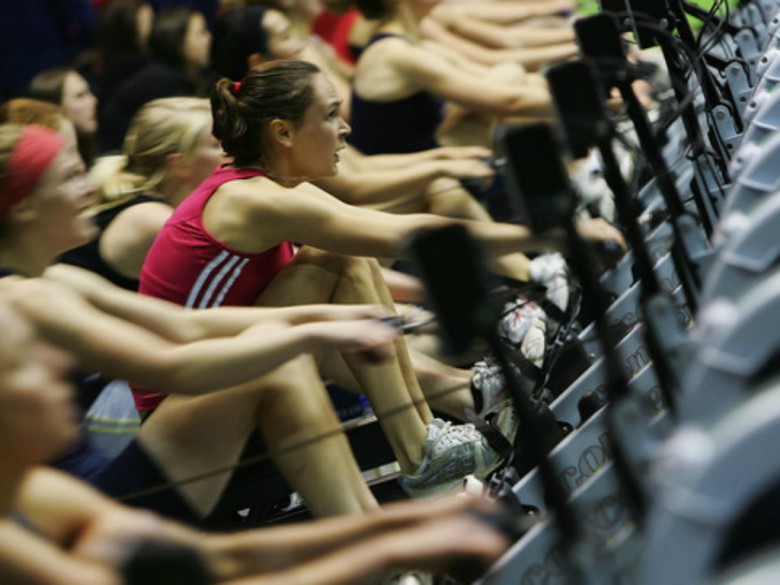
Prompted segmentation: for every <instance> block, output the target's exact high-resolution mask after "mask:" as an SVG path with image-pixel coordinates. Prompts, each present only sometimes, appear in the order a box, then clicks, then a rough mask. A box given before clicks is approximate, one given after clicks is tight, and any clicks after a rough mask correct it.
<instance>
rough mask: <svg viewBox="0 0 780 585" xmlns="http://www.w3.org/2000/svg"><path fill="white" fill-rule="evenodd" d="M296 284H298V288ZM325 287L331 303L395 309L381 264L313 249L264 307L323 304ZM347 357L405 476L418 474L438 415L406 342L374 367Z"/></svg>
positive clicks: (281, 279)
mask: <svg viewBox="0 0 780 585" xmlns="http://www.w3.org/2000/svg"><path fill="white" fill-rule="evenodd" d="M291 268H292V270H290V269H291ZM301 279H305V280H301ZM293 281H297V284H295V285H293V284H292V283H293ZM312 282H313V283H315V284H311V283H312ZM323 286H325V288H327V289H328V290H330V291H331V293H330V295H329V298H328V299H326V300H327V301H329V302H333V303H350V304H351V303H369V304H383V305H385V306H387V307H389V308H391V309H392V308H393V306H394V305H393V302H392V299H391V298H390V294H389V292H388V291H387V286H386V285H385V283H384V279H383V277H382V275H381V271H380V268H379V266H378V264H377V263H376V262H375V261H373V260H366V259H364V258H351V257H343V256H336V255H333V254H329V253H326V252H322V251H318V250H313V249H310V248H304V249H302V250H301V251H300V252H299V253H298V257H297V258H296V261H295V267H294V268H293V267H292V266H291V267H288V269H285V271H284V272H283V273H282V274H280V275H279V276H278V277H277V278H276V279H275V280H274V282H273V283H271V285H270V286H269V287H268V288H267V289H266V290H265V291H264V292H263V294H262V295H261V296H260V299H258V302H259V303H261V304H263V305H272V306H278V305H293V304H303V303H310V302H316V301H319V302H322V300H323V299H322V298H317V299H313V298H312V295H319V294H321V292H322V290H324V289H323V288H320V287H323ZM342 357H343V359H344V362H345V363H346V364H347V366H348V367H349V369H350V371H351V372H352V375H353V376H354V378H355V380H357V383H358V385H359V387H360V389H361V390H362V392H363V393H365V395H366V397H367V398H368V399H369V401H370V402H371V405H372V407H373V409H374V412H375V413H376V415H377V418H378V419H379V421H380V424H381V425H382V429H383V430H384V432H385V434H386V436H387V439H388V441H389V442H390V445H391V447H392V448H393V453H395V455H396V457H397V458H398V463H399V465H400V466H401V469H402V470H403V471H404V472H405V473H411V472H413V471H414V470H416V469H417V467H419V465H420V463H421V461H422V444H423V442H424V441H425V437H426V435H427V429H426V424H427V423H428V421H430V420H431V418H432V414H431V412H430V409H429V408H428V405H427V404H426V402H425V398H424V396H423V393H422V390H421V389H420V386H419V384H418V382H417V378H416V376H415V374H414V369H413V367H412V364H411V361H410V359H409V356H408V352H407V350H406V346H405V343H404V341H403V339H399V340H398V341H396V342H395V348H394V352H392V354H391V355H390V356H389V358H388V359H387V360H385V362H384V363H382V364H369V363H366V362H365V361H364V360H362V359H361V358H360V357H359V356H356V355H353V354H349V353H347V354H344V355H343V356H342ZM329 361H330V360H328V359H323V360H322V364H324V370H323V373H324V374H325V375H326V376H328V377H329V372H328V371H327V363H328V362H329ZM407 406H408V408H405V407H407ZM387 412H392V413H393V416H389V417H386V418H385V417H384V416H383V414H384V413H387Z"/></svg>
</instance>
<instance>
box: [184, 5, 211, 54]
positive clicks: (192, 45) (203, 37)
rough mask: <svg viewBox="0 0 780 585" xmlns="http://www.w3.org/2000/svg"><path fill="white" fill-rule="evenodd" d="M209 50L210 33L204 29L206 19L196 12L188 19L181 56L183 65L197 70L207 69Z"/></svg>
mask: <svg viewBox="0 0 780 585" xmlns="http://www.w3.org/2000/svg"><path fill="white" fill-rule="evenodd" d="M210 48H211V33H210V32H209V30H208V28H206V19H205V18H204V17H203V15H202V14H201V13H200V12H196V13H194V14H193V15H192V16H191V17H190V21H189V24H188V26H187V34H186V35H185V37H184V46H183V47H182V55H183V56H184V61H185V63H189V64H190V65H194V66H195V67H199V68H202V67H207V66H208V64H209V50H210Z"/></svg>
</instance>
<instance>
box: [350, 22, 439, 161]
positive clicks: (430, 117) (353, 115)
mask: <svg viewBox="0 0 780 585" xmlns="http://www.w3.org/2000/svg"><path fill="white" fill-rule="evenodd" d="M388 37H399V38H403V37H400V36H399V35H394V34H378V35H375V36H374V37H372V38H371V40H370V41H369V43H368V45H366V48H367V47H368V46H370V45H372V44H373V43H376V42H379V41H381V40H382V39H385V38H388ZM443 118H444V100H442V99H441V98H439V97H437V96H435V95H433V94H430V93H428V92H426V91H419V92H417V93H414V94H412V95H410V96H408V97H405V98H403V99H400V100H394V101H374V100H368V99H364V98H362V97H361V96H360V95H359V94H358V93H357V92H355V90H354V88H353V90H352V101H351V102H350V125H351V126H352V134H350V135H349V137H348V138H347V140H348V141H349V143H350V144H352V145H353V146H355V148H357V149H358V150H359V151H360V152H362V153H363V154H387V153H405V152H418V151H420V150H427V149H430V148H435V147H437V146H439V144H438V142H437V140H436V131H437V129H438V128H439V125H440V124H441V122H442V120H443Z"/></svg>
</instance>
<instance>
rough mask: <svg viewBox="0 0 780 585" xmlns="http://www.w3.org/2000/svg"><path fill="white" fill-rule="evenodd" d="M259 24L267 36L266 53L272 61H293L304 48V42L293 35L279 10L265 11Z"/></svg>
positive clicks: (285, 18)
mask: <svg viewBox="0 0 780 585" xmlns="http://www.w3.org/2000/svg"><path fill="white" fill-rule="evenodd" d="M260 24H261V26H262V27H263V28H264V29H265V31H266V33H267V34H268V52H269V54H270V56H271V58H272V59H295V58H297V57H298V56H299V55H300V54H301V51H303V49H304V47H305V46H306V43H305V41H303V40H302V39H299V38H298V37H296V36H295V35H293V33H292V27H291V26H290V20H289V19H288V18H287V16H285V14H284V13H283V12H281V11H279V10H274V9H273V8H269V9H268V10H266V11H265V13H264V14H263V19H262V21H261V23H260Z"/></svg>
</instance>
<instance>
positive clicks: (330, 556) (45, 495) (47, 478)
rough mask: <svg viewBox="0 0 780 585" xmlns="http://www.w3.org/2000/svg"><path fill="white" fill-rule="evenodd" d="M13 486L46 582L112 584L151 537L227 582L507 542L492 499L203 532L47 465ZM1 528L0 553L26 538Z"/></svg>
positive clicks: (328, 575)
mask: <svg viewBox="0 0 780 585" xmlns="http://www.w3.org/2000/svg"><path fill="white" fill-rule="evenodd" d="M20 494H21V495H20V498H19V499H18V509H19V510H20V511H21V512H22V513H23V514H24V516H25V517H26V518H27V519H28V520H29V521H30V523H31V524H32V525H34V526H35V527H36V528H37V529H38V530H39V531H40V533H41V534H42V536H43V537H42V538H37V537H35V536H33V535H30V534H29V533H28V535H27V536H26V537H25V538H23V539H22V540H21V541H20V542H19V544H22V545H29V544H30V542H31V541H38V542H33V545H32V547H31V549H30V552H31V553H36V554H41V553H43V556H40V557H38V564H40V560H41V559H46V560H47V561H48V562H50V563H51V568H52V569H53V570H52V575H53V576H56V572H55V571H54V570H55V569H58V570H59V571H60V574H61V575H62V577H63V578H64V579H51V580H45V581H43V580H42V581H40V582H41V583H47V584H49V583H56V584H58V585H59V583H64V582H67V583H73V582H74V580H73V575H74V574H75V575H80V574H84V575H90V574H92V573H94V574H97V575H98V576H100V577H101V579H100V580H96V579H83V580H82V579H78V580H76V581H75V582H78V583H79V584H82V583H83V584H84V585H114V584H115V583H118V582H119V581H118V579H117V568H118V567H120V566H121V564H122V562H123V561H125V560H126V559H127V556H128V553H129V552H130V551H132V550H133V549H134V548H135V547H136V546H137V545H138V544H139V543H141V542H144V541H149V540H151V541H158V542H170V543H178V544H181V545H184V546H188V547H192V548H194V549H195V550H197V551H198V552H200V554H201V555H202V557H203V558H204V560H205V561H206V563H207V566H209V567H210V568H211V572H212V574H213V576H214V577H215V581H216V582H218V583H226V584H230V585H249V584H255V585H257V584H264V583H269V584H270V583H297V584H299V585H306V584H310V585H315V584H316V585H322V584H323V583H330V584H334V585H335V584H343V585H346V584H351V583H356V584H357V583H366V582H368V581H369V580H370V578H372V577H376V576H378V575H380V574H381V573H382V572H383V571H386V570H387V569H390V568H405V567H421V568H442V567H446V566H447V564H448V563H449V562H451V561H453V560H455V559H457V558H463V557H468V558H469V559H470V560H472V561H474V560H477V561H479V562H481V563H483V564H485V565H487V564H488V563H491V562H493V561H494V560H496V559H497V558H498V556H499V555H500V554H502V553H503V552H504V551H505V550H506V548H507V547H508V545H509V544H510V543H509V542H508V540H507V539H506V538H505V537H504V536H503V535H501V534H500V533H498V532H497V531H495V530H494V529H493V528H491V527H489V525H488V524H487V523H486V522H485V521H484V519H483V518H484V516H481V515H483V514H496V513H499V509H498V507H497V506H496V505H495V504H494V503H491V502H488V501H486V500H482V499H477V498H474V499H471V498H469V499H464V498H448V499H442V500H439V501H434V502H424V503H423V502H403V503H397V504H391V505H389V506H387V507H386V509H385V511H384V512H383V513H381V514H372V515H366V516H341V517H337V518H330V519H326V520H318V521H316V522H312V523H305V524H297V525H290V526H280V527H274V528H262V529H259V530H252V531H246V532H238V533H233V534H224V535H214V536H208V535H203V534H200V533H197V532H195V531H193V530H191V529H189V528H186V527H184V526H181V525H178V524H176V523H173V522H170V521H166V520H164V519H161V518H159V517H157V516H155V515H153V514H149V513H146V512H139V511H137V510H132V509H129V508H126V507H124V506H122V505H121V504H117V503H115V502H113V501H111V500H109V499H107V498H105V497H104V496H102V495H101V494H99V493H97V492H95V490H93V489H92V488H90V487H88V486H86V485H84V484H83V483H82V482H80V481H78V480H76V479H74V478H70V477H68V476H66V475H64V474H62V473H61V472H58V471H55V470H49V469H43V468H39V469H36V470H35V471H33V472H32V473H30V475H29V477H28V479H27V480H26V481H25V482H24V484H23V485H22V488H21V490H20ZM9 532H10V534H8V535H6V527H5V526H2V527H0V558H2V555H8V553H9V552H11V550H15V548H14V546H13V545H14V543H15V542H16V541H13V542H12V538H16V537H18V536H19V535H20V534H22V536H23V537H24V536H25V535H24V534H23V533H24V531H22V530H21V529H16V530H13V531H9ZM21 552H24V551H21ZM11 560H12V562H13V563H14V564H16V566H17V567H18V566H19V562H20V561H22V562H23V561H27V563H26V564H28V565H32V564H33V561H34V557H33V556H32V555H26V554H25V555H23V557H22V559H18V558H15V557H12V558H11ZM84 567H87V568H90V569H92V571H91V572H89V571H86V570H84ZM65 569H69V570H74V571H77V572H76V573H68V572H63V571H65ZM79 570H80V572H79ZM65 579H67V581H65ZM4 582H6V581H4ZM20 582H24V583H29V582H30V581H29V580H27V581H20Z"/></svg>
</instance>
